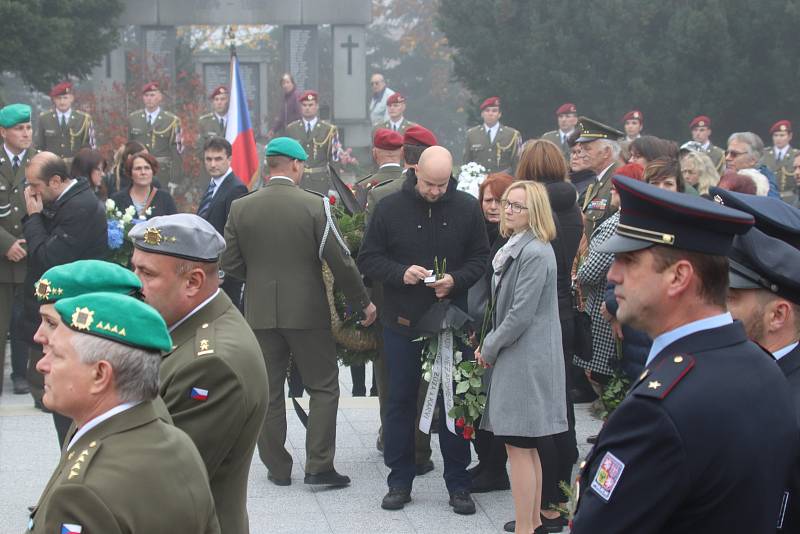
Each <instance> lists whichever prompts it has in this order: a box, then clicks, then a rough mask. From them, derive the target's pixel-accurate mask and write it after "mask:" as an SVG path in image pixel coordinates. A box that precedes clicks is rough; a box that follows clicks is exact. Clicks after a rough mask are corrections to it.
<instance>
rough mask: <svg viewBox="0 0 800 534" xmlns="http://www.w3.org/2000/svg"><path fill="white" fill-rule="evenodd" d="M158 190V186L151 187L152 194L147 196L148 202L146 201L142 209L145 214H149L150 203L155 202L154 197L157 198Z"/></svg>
mask: <svg viewBox="0 0 800 534" xmlns="http://www.w3.org/2000/svg"><path fill="white" fill-rule="evenodd" d="M157 192H158V188H157V187H153V188H151V189H150V194H149V195H148V196H147V202H145V204H144V209H143V210H142V213H143V214H144V215H147V210H149V209H150V204H152V203H153V199H154V198H156V193H157Z"/></svg>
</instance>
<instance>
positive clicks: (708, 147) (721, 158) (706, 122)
mask: <svg viewBox="0 0 800 534" xmlns="http://www.w3.org/2000/svg"><path fill="white" fill-rule="evenodd" d="M689 130H691V132H692V141H691V143H693V144H694V148H695V149H696V150H699V151H701V152H705V153H706V154H708V157H710V158H711V162H712V163H713V164H714V168H715V169H717V172H718V173H720V174H722V172H723V171H724V170H725V151H724V150H722V149H721V148H720V147H718V146H715V145H714V144H713V143H711V119H710V118H709V117H708V116H706V115H698V116H697V117H695V118H693V119H692V120H691V122H689Z"/></svg>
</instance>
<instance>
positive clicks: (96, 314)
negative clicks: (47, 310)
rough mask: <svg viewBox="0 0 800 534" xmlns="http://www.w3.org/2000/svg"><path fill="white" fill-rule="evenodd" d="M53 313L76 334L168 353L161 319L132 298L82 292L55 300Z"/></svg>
mask: <svg viewBox="0 0 800 534" xmlns="http://www.w3.org/2000/svg"><path fill="white" fill-rule="evenodd" d="M56 311H57V312H58V314H59V315H60V316H61V320H62V321H64V324H65V325H67V326H68V327H70V328H71V329H73V330H75V331H76V332H81V333H82V334H91V335H93V336H98V337H104V338H106V339H110V340H111V341H116V342H117V343H123V344H125V345H130V346H131V347H136V348H140V349H145V350H151V351H164V352H168V351H170V350H172V339H171V338H170V337H169V331H168V330H167V324H166V323H165V322H164V319H162V318H161V315H160V314H159V313H158V312H157V311H156V310H155V309H154V308H153V307H151V306H149V305H148V304H145V303H144V302H142V301H140V300H136V299H135V298H133V297H128V296H126V295H120V294H119V293H108V292H106V293H85V294H83V295H78V296H77V297H72V298H68V299H61V300H59V301H58V302H56Z"/></svg>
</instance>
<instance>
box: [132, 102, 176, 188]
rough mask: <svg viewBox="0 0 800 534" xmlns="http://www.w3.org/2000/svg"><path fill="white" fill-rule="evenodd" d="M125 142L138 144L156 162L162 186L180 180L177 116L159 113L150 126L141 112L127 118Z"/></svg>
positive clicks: (162, 111)
mask: <svg viewBox="0 0 800 534" xmlns="http://www.w3.org/2000/svg"><path fill="white" fill-rule="evenodd" d="M128 140H129V141H138V142H140V143H142V144H143V145H144V146H146V147H147V150H149V151H150V153H151V154H152V155H153V156H155V157H156V159H158V164H159V167H160V168H159V171H158V176H159V177H160V178H161V180H162V181H163V182H164V183H169V182H178V181H180V179H181V178H182V176H183V168H182V167H183V163H182V161H181V152H183V144H182V140H181V120H180V119H179V118H178V116H177V115H175V114H174V113H171V112H169V111H166V110H164V109H161V110H160V111H159V113H158V116H157V117H156V120H155V121H154V122H153V124H152V125H150V126H148V124H147V112H146V111H145V110H144V109H139V110H137V111H134V112H133V113H131V114H130V115H129V116H128Z"/></svg>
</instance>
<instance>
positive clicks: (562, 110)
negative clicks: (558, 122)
mask: <svg viewBox="0 0 800 534" xmlns="http://www.w3.org/2000/svg"><path fill="white" fill-rule="evenodd" d="M568 113H575V114H577V113H578V108H577V107H576V106H575V104H573V103H572V102H567V103H566V104H561V106H559V108H558V109H557V110H556V116H558V115H566V114H568Z"/></svg>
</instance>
